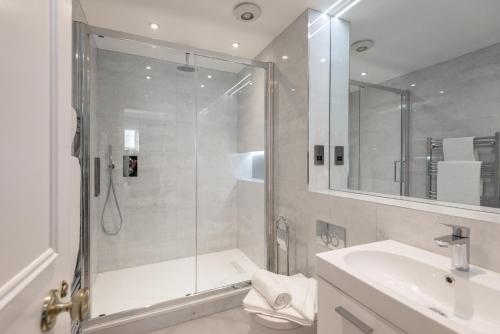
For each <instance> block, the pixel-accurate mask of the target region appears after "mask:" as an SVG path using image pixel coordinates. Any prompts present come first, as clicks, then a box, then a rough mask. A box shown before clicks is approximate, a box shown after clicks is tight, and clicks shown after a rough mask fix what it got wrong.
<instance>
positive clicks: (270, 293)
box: [252, 269, 292, 310]
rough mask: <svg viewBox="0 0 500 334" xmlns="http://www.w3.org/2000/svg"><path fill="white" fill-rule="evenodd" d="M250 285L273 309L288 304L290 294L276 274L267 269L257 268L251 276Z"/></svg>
mask: <svg viewBox="0 0 500 334" xmlns="http://www.w3.org/2000/svg"><path fill="white" fill-rule="evenodd" d="M252 286H253V287H254V288H255V290H257V291H258V292H259V293H260V294H261V295H262V296H263V297H264V298H265V299H266V301H267V302H268V303H269V305H270V306H271V307H272V308H274V309H275V310H280V309H283V308H285V307H288V306H290V303H291V302H292V295H291V294H290V291H288V289H287V288H286V287H285V286H283V285H282V284H281V282H280V280H279V279H278V277H277V276H276V274H273V273H271V272H269V271H267V270H262V269H259V270H257V271H256V272H255V273H254V274H253V277H252Z"/></svg>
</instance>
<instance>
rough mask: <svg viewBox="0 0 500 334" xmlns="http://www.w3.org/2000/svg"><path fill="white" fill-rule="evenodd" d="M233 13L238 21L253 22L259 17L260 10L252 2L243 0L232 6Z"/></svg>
mask: <svg viewBox="0 0 500 334" xmlns="http://www.w3.org/2000/svg"><path fill="white" fill-rule="evenodd" d="M233 13H234V16H235V17H236V18H237V19H238V20H240V21H244V22H253V21H255V20H257V19H258V18H259V17H260V14H261V13H262V10H261V9H260V7H259V6H257V5H256V4H254V3H251V2H243V3H240V4H239V5H237V6H236V7H234V10H233Z"/></svg>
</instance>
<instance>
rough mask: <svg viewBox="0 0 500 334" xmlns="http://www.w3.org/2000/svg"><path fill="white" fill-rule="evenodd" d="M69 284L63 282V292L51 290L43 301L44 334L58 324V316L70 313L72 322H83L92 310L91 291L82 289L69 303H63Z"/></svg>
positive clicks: (42, 326)
mask: <svg viewBox="0 0 500 334" xmlns="http://www.w3.org/2000/svg"><path fill="white" fill-rule="evenodd" d="M66 289H67V283H66V282H63V287H62V291H59V290H50V292H49V294H48V295H47V297H45V299H44V300H43V305H42V318H41V322H40V328H41V330H42V332H48V331H50V330H51V329H52V328H54V325H55V324H56V319H57V316H58V315H59V314H60V313H62V312H69V315H70V317H71V320H78V321H82V320H83V319H85V317H86V316H87V313H88V312H89V309H90V304H89V301H90V298H89V289H80V290H79V291H78V292H77V293H75V294H74V295H73V296H72V297H71V301H70V302H67V303H63V302H61V299H60V298H61V295H64V296H65V292H66V291H65V290H66Z"/></svg>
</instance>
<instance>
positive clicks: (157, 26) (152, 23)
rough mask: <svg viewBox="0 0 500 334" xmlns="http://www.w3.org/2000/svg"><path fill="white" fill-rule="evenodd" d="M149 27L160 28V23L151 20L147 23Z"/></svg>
mask: <svg viewBox="0 0 500 334" xmlns="http://www.w3.org/2000/svg"><path fill="white" fill-rule="evenodd" d="M149 27H150V28H151V29H153V30H158V29H159V28H160V25H159V24H158V23H155V22H151V23H150V24H149Z"/></svg>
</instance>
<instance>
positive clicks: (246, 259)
mask: <svg viewBox="0 0 500 334" xmlns="http://www.w3.org/2000/svg"><path fill="white" fill-rule="evenodd" d="M196 63H197V71H196V78H197V84H196V101H197V116H196V117H197V119H196V122H197V126H196V143H197V145H196V146H197V154H196V158H197V164H196V165H197V168H196V169H197V192H196V196H197V226H196V228H197V230H196V235H197V237H196V239H197V243H196V251H197V252H196V253H197V266H196V267H197V275H196V281H197V291H198V292H203V291H208V290H212V289H217V288H221V287H225V286H228V285H234V284H237V283H241V282H245V281H247V280H250V279H251V276H252V274H253V272H254V271H255V270H256V269H257V268H259V267H261V268H265V265H266V254H267V253H266V239H265V237H266V230H265V218H264V217H265V212H264V204H265V200H264V197H265V196H264V194H265V192H264V191H265V188H264V175H265V157H264V145H265V144H264V142H265V141H264V136H265V92H266V91H265V89H266V82H265V78H266V70H265V69H264V68H258V67H252V66H246V65H241V64H237V63H232V62H229V61H222V60H217V59H213V58H207V57H202V56H197V57H196Z"/></svg>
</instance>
